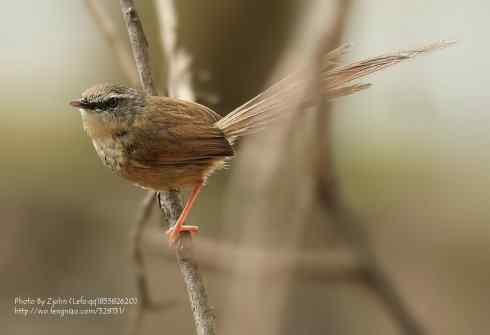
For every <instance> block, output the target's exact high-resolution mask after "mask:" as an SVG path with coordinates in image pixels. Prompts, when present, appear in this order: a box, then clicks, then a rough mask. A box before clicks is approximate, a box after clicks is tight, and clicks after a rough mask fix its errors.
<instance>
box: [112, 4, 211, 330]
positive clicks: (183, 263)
mask: <svg viewBox="0 0 490 335" xmlns="http://www.w3.org/2000/svg"><path fill="white" fill-rule="evenodd" d="M120 3H121V9H122V13H123V17H124V21H125V22H126V26H127V29H128V35H129V40H130V43H131V47H132V50H133V56H134V58H135V61H136V67H137V70H138V74H139V77H140V81H141V84H142V86H143V89H144V90H145V92H146V93H147V94H148V95H156V89H155V87H154V85H153V78H152V76H151V69H150V61H149V55H148V42H147V40H146V37H145V35H144V32H143V27H142V25H141V21H140V19H139V16H138V13H137V12H136V8H135V6H134V3H133V1H132V0H120ZM173 16H175V13H174V15H173ZM167 61H168V63H169V67H171V66H172V65H171V64H170V59H168V60H167ZM158 198H159V205H160V208H161V209H162V211H163V212H164V213H165V214H166V218H167V220H168V224H169V226H173V225H175V223H176V221H177V218H178V216H179V215H180V213H181V211H182V202H181V200H180V197H179V192H178V191H170V192H160V193H159V197H158ZM175 253H176V256H177V262H178V265H179V268H180V271H181V272H182V275H183V278H184V282H185V284H186V287H187V292H188V294H189V299H190V302H191V307H192V311H193V315H194V322H195V324H196V329H197V333H198V334H199V335H212V334H215V330H214V329H215V320H214V315H213V311H212V309H211V307H210V306H209V303H208V298H207V293H206V290H205V288H204V284H203V280H202V278H201V275H200V273H199V269H198V266H197V263H196V262H195V261H194V258H193V249H192V239H191V236H190V234H188V233H187V234H182V236H181V238H180V241H179V242H178V246H177V247H176V249H175Z"/></svg>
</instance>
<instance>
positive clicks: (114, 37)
mask: <svg viewBox="0 0 490 335" xmlns="http://www.w3.org/2000/svg"><path fill="white" fill-rule="evenodd" d="M85 4H86V6H87V9H88V10H89V12H90V14H91V15H92V16H93V18H94V21H95V23H96V25H97V27H98V28H99V30H100V32H101V33H102V35H103V36H104V37H105V39H106V41H107V44H109V47H111V48H112V49H113V50H114V54H115V55H116V59H117V61H118V62H119V65H120V67H121V69H122V70H123V72H124V74H125V75H126V77H127V79H128V80H129V82H130V83H131V85H137V83H138V76H137V74H136V71H135V70H134V65H133V60H132V58H131V55H130V54H129V53H128V50H126V43H125V41H124V40H123V39H122V37H121V36H120V35H118V34H117V31H116V28H115V25H114V21H113V20H112V18H111V17H110V15H109V14H108V13H107V11H106V10H105V9H104V6H103V5H102V2H101V1H97V0H86V1H85Z"/></svg>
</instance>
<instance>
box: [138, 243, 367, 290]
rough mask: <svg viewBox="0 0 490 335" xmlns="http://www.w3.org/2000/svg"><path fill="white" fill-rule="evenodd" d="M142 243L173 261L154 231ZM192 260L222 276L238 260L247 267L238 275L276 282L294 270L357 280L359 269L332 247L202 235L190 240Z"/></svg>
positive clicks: (312, 276) (318, 278)
mask: <svg viewBox="0 0 490 335" xmlns="http://www.w3.org/2000/svg"><path fill="white" fill-rule="evenodd" d="M146 245H147V246H148V248H149V251H150V252H151V253H154V254H156V255H159V256H161V257H164V258H165V259H168V260H173V259H174V257H175V255H174V252H173V250H172V249H170V248H162V239H161V237H159V236H158V235H156V234H150V235H149V236H148V237H147V239H146ZM194 248H195V250H196V251H197V252H196V253H195V257H196V261H198V262H199V265H200V266H201V267H202V268H203V269H204V270H207V271H212V272H214V273H218V274H222V275H232V274H233V271H232V269H233V266H234V265H235V263H236V262H237V259H240V261H241V262H243V263H244V264H248V265H249V266H251V268H250V269H249V270H248V271H243V272H242V273H241V274H242V275H245V276H247V278H251V279H257V277H260V278H261V279H267V280H272V281H276V280H277V278H283V277H284V274H287V273H290V272H292V271H296V272H297V273H298V276H300V278H302V279H304V280H308V281H313V282H322V283H324V282H329V283H332V282H345V281H347V280H359V279H360V278H362V274H363V273H362V271H361V268H360V266H359V264H358V262H357V259H356V257H355V256H354V255H353V253H352V252H351V251H350V250H346V249H345V248H344V249H342V248H335V249H332V250H326V251H312V252H298V253H295V252H290V251H280V250H275V249H272V248H269V249H270V250H269V249H263V248H258V247H247V246H237V245H234V244H231V243H227V242H223V241H219V242H218V241H212V240H209V239H206V238H204V237H201V238H199V239H198V240H196V241H194ZM258 260H260V262H263V263H265V264H267V268H266V269H264V271H263V272H260V273H259V272H257V271H253V270H254V265H253V264H255V263H256V262H257V261H258Z"/></svg>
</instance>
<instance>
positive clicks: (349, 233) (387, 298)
mask: <svg viewBox="0 0 490 335" xmlns="http://www.w3.org/2000/svg"><path fill="white" fill-rule="evenodd" d="M336 189H337V188H336V186H335V185H334V184H333V181H331V183H330V184H326V183H325V182H322V183H321V184H320V187H319V188H318V194H319V198H320V200H321V201H322V203H323V204H324V206H325V207H326V209H327V210H328V213H329V214H330V215H331V217H332V221H333V223H334V224H335V225H336V227H337V229H338V230H339V232H341V233H342V234H343V235H344V236H345V238H346V239H347V242H348V243H349V244H350V245H351V247H352V249H353V251H354V252H355V254H356V255H357V259H358V262H359V264H360V266H361V272H362V273H363V275H362V276H361V278H362V279H363V280H364V282H365V283H366V284H367V286H368V287H371V288H372V289H374V290H375V292H376V293H377V295H378V296H379V297H380V298H381V300H382V301H383V303H384V304H385V306H386V307H387V309H388V311H389V312H390V313H391V315H392V317H393V319H394V320H395V321H396V322H397V323H398V325H399V327H400V329H401V330H402V331H403V333H404V334H407V335H423V334H426V331H425V329H424V328H423V327H422V325H421V324H420V323H419V322H418V320H417V319H416V318H415V317H414V316H413V313H412V311H410V310H409V308H408V307H407V306H406V304H405V303H404V301H403V298H402V296H401V295H400V294H399V293H398V291H397V289H396V288H395V286H394V285H393V281H392V279H391V278H390V277H389V276H388V274H387V273H386V272H385V270H384V269H383V268H382V266H381V265H380V264H379V261H378V259H377V257H376V255H375V254H374V252H373V248H372V246H371V243H370V241H369V238H368V233H367V232H366V231H365V229H364V227H363V225H362V223H361V222H360V221H359V219H358V218H357V217H356V216H355V215H354V214H353V213H352V212H351V211H350V209H348V208H346V207H345V206H344V205H343V204H342V203H341V201H340V199H339V196H338V191H337V190H336Z"/></svg>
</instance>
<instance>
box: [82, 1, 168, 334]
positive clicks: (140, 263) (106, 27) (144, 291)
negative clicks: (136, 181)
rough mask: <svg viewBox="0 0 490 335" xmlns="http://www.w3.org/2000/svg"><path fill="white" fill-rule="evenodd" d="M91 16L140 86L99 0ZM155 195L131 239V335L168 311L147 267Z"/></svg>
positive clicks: (139, 217)
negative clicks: (135, 299)
mask: <svg viewBox="0 0 490 335" xmlns="http://www.w3.org/2000/svg"><path fill="white" fill-rule="evenodd" d="M85 3H86V5H87V8H88V10H89V12H90V14H91V15H92V16H93V18H94V20H95V23H96V24H97V26H98V28H99V30H100V32H101V33H102V35H103V36H104V37H105V39H106V41H107V43H108V44H109V46H110V47H111V48H112V49H113V51H114V54H115V57H116V59H117V60H118V62H119V65H120V67H121V69H122V70H123V72H124V74H125V75H126V77H127V79H128V80H129V81H130V83H131V84H132V85H137V84H138V76H137V74H136V71H135V70H134V66H133V60H132V58H131V55H130V53H129V50H128V49H126V47H125V45H124V40H123V38H122V36H119V35H118V34H117V32H116V28H115V25H114V22H113V20H112V18H111V17H110V15H109V14H108V13H107V12H106V10H105V8H104V6H103V4H102V3H101V2H100V1H96V0H86V1H85ZM154 199H155V192H152V191H150V192H148V193H147V194H146V196H145V198H144V199H143V200H142V202H141V206H140V209H139V212H138V215H137V220H136V223H135V225H134V227H133V230H132V232H131V236H130V253H131V260H132V262H133V267H134V273H135V281H136V287H137V291H138V296H139V304H138V305H137V306H136V307H135V309H134V310H133V315H132V316H131V321H130V329H129V333H130V334H135V333H137V332H138V330H139V328H140V326H141V321H142V319H143V315H144V313H145V311H147V310H159V309H161V308H162V307H167V306H168V304H157V303H155V302H153V301H152V300H151V295H150V288H149V284H148V278H147V276H146V273H147V272H146V267H145V262H144V257H143V241H142V237H143V232H144V230H145V227H146V224H147V223H148V219H149V217H150V214H151V210H152V208H153V207H152V205H153V204H154V203H153V200H154Z"/></svg>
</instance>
